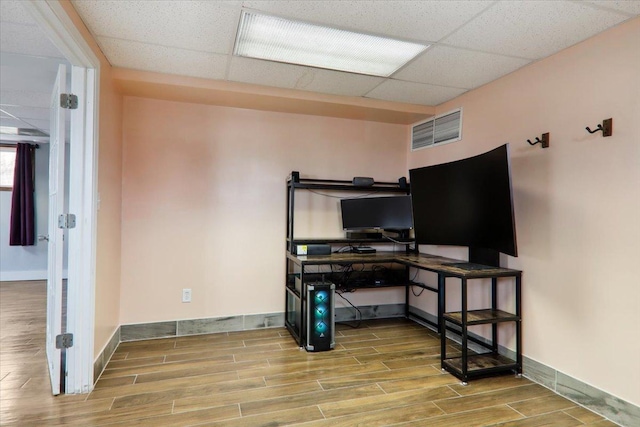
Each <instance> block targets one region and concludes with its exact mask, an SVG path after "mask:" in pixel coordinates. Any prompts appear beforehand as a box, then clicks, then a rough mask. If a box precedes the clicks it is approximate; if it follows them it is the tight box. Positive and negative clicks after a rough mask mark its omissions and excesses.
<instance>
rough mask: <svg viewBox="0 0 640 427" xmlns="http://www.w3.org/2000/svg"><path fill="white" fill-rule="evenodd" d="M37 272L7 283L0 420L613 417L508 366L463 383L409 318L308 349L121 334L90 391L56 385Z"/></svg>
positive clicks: (235, 335) (345, 333)
mask: <svg viewBox="0 0 640 427" xmlns="http://www.w3.org/2000/svg"><path fill="white" fill-rule="evenodd" d="M45 298H46V296H45V292H44V286H43V284H42V283H20V284H15V283H6V282H5V283H2V284H0V301H1V306H0V310H1V311H0V314H1V316H0V320H1V328H2V329H1V331H2V335H1V341H0V342H1V345H2V348H1V352H2V359H1V363H2V364H1V366H0V369H1V380H0V401H1V411H2V412H1V415H2V416H1V420H0V423H1V424H2V425H7V426H9V425H11V426H14V425H15V426H18V425H19V426H57V425H81V426H98V425H118V426H154V427H163V426H191V425H198V426H200V425H206V426H225V427H227V426H229V427H232V426H284V425H299V426H308V427H312V426H314V427H315V426H349V427H351V426H367V427H370V426H387V425H401V426H429V427H444V426H447V427H454V426H455V427H457V426H462V427H473V426H492V425H500V426H510V427H515V426H519V427H534V426H564V427H570V426H582V425H589V426H598V427H604V426H614V425H615V424H613V423H611V422H609V421H607V420H604V419H603V418H601V417H599V416H598V415H596V414H594V413H592V412H590V411H588V410H586V409H584V408H582V407H579V406H577V405H575V404H574V403H572V402H570V401H568V400H566V399H564V398H562V397H560V396H558V395H556V394H554V393H552V392H551V391H549V390H547V389H546V388H544V387H541V386H539V385H537V384H534V383H532V382H530V381H529V380H527V379H524V378H515V377H514V376H513V375H508V376H503V377H498V378H491V379H484V380H475V381H472V382H471V383H470V384H469V385H468V386H462V385H461V384H460V383H459V381H458V380H457V379H456V378H454V377H452V376H451V375H449V374H446V373H443V372H442V371H441V370H440V367H439V339H438V337H437V336H436V335H435V334H434V333H433V332H431V331H429V330H427V329H425V328H423V327H421V326H419V325H416V324H415V323H412V322H409V321H405V320H386V321H375V322H374V321H371V322H365V323H363V325H362V326H361V327H360V328H358V329H352V328H350V327H348V326H343V325H341V326H338V333H337V340H336V341H337V345H336V349H335V350H333V351H329V352H322V353H307V352H305V351H301V350H299V349H298V347H297V345H296V344H295V342H294V340H293V339H292V338H291V337H290V335H289V334H288V332H287V331H286V330H285V329H283V328H276V329H267V330H258V331H246V332H232V333H221V334H213V335H201V336H194V337H180V338H171V339H162V340H153V341H139V342H134V343H122V344H120V346H119V347H118V349H117V351H116V353H115V354H114V355H113V357H112V359H111V361H110V362H109V364H108V365H107V369H106V370H105V372H104V373H103V375H102V377H101V378H100V380H99V381H98V384H97V385H96V388H95V390H94V391H93V392H92V393H91V394H90V395H88V396H87V395H71V396H59V397H53V396H51V395H50V392H49V382H48V377H47V371H46V362H45V356H44V350H43V344H44V327H45V326H44V317H45V314H44V313H45Z"/></svg>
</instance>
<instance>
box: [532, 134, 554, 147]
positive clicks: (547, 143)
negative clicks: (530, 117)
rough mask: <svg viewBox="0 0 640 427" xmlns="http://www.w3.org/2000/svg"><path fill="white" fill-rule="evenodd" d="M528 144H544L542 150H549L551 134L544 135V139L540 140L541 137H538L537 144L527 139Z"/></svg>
mask: <svg viewBox="0 0 640 427" xmlns="http://www.w3.org/2000/svg"><path fill="white" fill-rule="evenodd" d="M527 142H528V143H529V145H536V144H542V148H548V147H549V132H547V133H543V134H542V139H540V137H538V136H536V142H531V140H530V139H527Z"/></svg>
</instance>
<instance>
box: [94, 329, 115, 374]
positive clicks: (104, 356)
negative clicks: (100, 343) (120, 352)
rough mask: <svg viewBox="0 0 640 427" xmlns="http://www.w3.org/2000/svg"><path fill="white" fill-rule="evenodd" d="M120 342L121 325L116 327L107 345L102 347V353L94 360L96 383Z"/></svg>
mask: <svg viewBox="0 0 640 427" xmlns="http://www.w3.org/2000/svg"><path fill="white" fill-rule="evenodd" d="M118 344H120V327H118V328H116V330H115V332H114V333H113V335H112V336H111V339H110V340H109V342H108V343H107V345H106V346H105V347H104V349H102V351H101V352H100V355H99V356H98V357H97V358H96V360H95V361H94V362H93V383H94V384H95V383H96V381H98V378H100V375H101V374H102V371H104V368H105V366H107V363H108V362H109V359H111V356H113V352H114V351H116V348H118Z"/></svg>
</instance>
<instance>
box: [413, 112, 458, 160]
mask: <svg viewBox="0 0 640 427" xmlns="http://www.w3.org/2000/svg"><path fill="white" fill-rule="evenodd" d="M461 139H462V108H458V109H457V110H454V111H449V112H448V113H445V114H441V115H439V116H436V117H434V118H433V119H429V120H427V121H426V122H422V123H418V124H417V125H415V126H413V128H412V132H411V150H412V151H413V150H418V149H420V148H424V147H431V146H433V145H440V144H446V143H448V142H453V141H459V140H461Z"/></svg>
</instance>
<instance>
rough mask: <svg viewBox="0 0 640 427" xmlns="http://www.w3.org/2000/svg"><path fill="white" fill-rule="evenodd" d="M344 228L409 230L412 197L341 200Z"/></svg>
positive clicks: (410, 225) (411, 226) (411, 225)
mask: <svg viewBox="0 0 640 427" xmlns="http://www.w3.org/2000/svg"><path fill="white" fill-rule="evenodd" d="M340 207H341V210H342V227H343V228H344V229H345V230H370V229H381V230H409V229H411V228H413V221H412V218H411V196H391V197H362V198H357V199H341V200H340Z"/></svg>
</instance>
